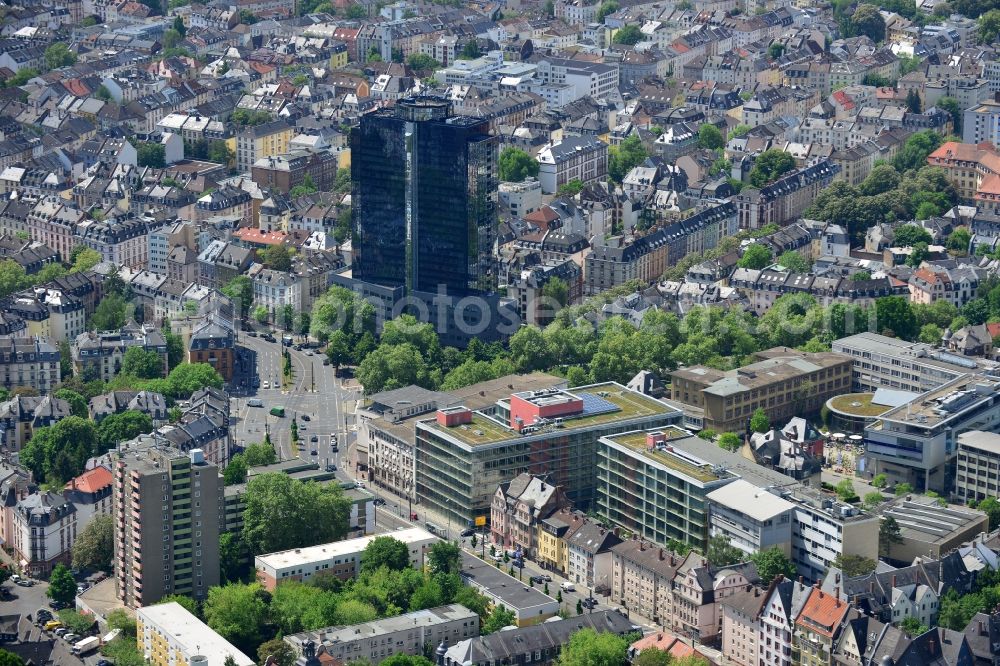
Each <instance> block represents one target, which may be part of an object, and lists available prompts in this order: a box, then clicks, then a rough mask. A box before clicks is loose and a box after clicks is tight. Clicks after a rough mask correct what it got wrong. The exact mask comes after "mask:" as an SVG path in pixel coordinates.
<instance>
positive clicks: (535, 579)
mask: <svg viewBox="0 0 1000 666" xmlns="http://www.w3.org/2000/svg"><path fill="white" fill-rule="evenodd" d="M528 580H529V581H531V582H532V583H544V582H545V580H544V579H543V578H542V577H541V576H532V577H531V578H529V579H528Z"/></svg>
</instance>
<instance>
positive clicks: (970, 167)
mask: <svg viewBox="0 0 1000 666" xmlns="http://www.w3.org/2000/svg"><path fill="white" fill-rule="evenodd" d="M927 163H928V164H930V165H931V166H936V167H939V168H941V169H943V170H944V172H945V175H946V176H948V180H949V181H951V183H952V184H953V185H954V186H955V190H956V191H957V192H958V197H959V199H961V200H962V201H964V202H966V203H972V202H973V201H974V200H975V199H976V196H977V195H978V194H979V193H980V191H981V190H983V189H984V188H985V189H987V190H990V189H992V188H995V187H996V186H997V184H998V183H1000V153H998V152H997V148H996V146H995V145H994V144H993V143H991V142H990V140H984V141H980V142H979V143H975V144H972V143H956V142H955V141H949V142H947V143H944V144H942V145H941V146H939V147H938V149H937V150H935V151H934V152H933V153H931V154H930V155H928V156H927Z"/></svg>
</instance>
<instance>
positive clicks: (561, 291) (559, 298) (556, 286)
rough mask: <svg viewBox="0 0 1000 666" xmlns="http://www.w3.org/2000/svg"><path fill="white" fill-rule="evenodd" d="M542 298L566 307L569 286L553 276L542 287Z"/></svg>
mask: <svg viewBox="0 0 1000 666" xmlns="http://www.w3.org/2000/svg"><path fill="white" fill-rule="evenodd" d="M542 296H543V297H545V298H548V299H551V300H553V301H555V302H556V303H558V304H559V305H560V306H562V307H566V305H567V304H568V302H569V285H568V284H566V281H565V280H563V279H562V278H561V277H559V276H558V275H556V276H553V277H551V278H550V279H549V281H548V282H546V283H545V284H544V285H543V286H542Z"/></svg>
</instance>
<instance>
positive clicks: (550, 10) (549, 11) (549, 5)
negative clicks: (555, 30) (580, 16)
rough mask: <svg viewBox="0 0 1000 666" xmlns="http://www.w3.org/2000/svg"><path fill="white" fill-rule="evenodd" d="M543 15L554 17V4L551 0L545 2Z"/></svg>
mask: <svg viewBox="0 0 1000 666" xmlns="http://www.w3.org/2000/svg"><path fill="white" fill-rule="evenodd" d="M543 9H544V11H545V15H546V16H548V17H549V18H552V17H554V16H555V15H556V9H555V3H554V2H553V1H552V0H545V5H544V7H543Z"/></svg>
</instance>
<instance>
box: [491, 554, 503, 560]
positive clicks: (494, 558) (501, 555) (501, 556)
mask: <svg viewBox="0 0 1000 666" xmlns="http://www.w3.org/2000/svg"><path fill="white" fill-rule="evenodd" d="M490 557H492V558H493V561H494V562H503V553H493V555H491V556H490Z"/></svg>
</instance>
